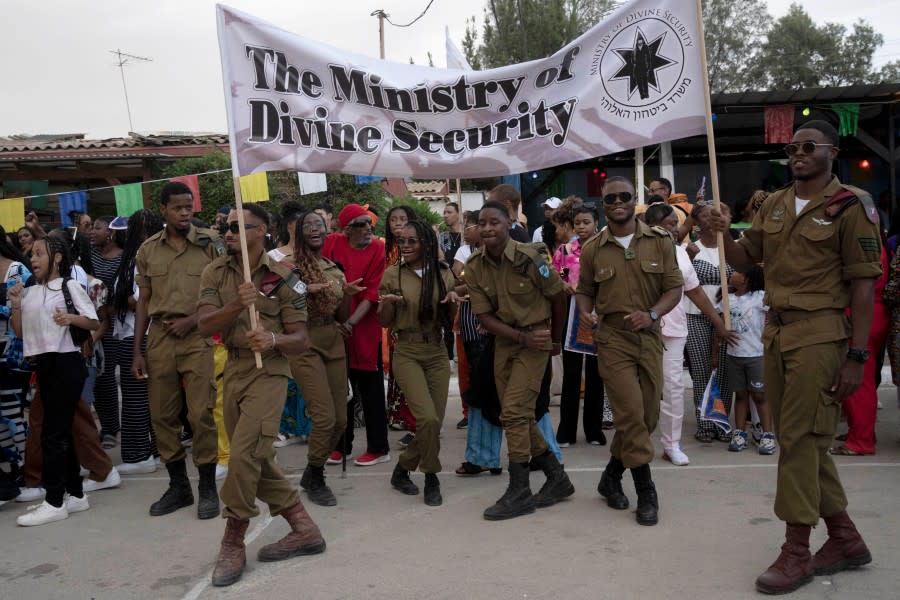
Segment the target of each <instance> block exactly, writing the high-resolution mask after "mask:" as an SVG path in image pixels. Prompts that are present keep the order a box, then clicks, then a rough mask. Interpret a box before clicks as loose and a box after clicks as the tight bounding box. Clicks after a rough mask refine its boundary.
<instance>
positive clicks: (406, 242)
mask: <svg viewBox="0 0 900 600" xmlns="http://www.w3.org/2000/svg"><path fill="white" fill-rule="evenodd" d="M418 243H419V238H397V245H398V246H415V245H416V244H418Z"/></svg>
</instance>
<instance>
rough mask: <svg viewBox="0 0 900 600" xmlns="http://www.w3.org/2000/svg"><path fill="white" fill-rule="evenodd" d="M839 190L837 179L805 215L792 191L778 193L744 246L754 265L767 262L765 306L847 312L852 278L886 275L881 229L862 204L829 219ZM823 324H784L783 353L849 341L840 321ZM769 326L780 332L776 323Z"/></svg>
mask: <svg viewBox="0 0 900 600" xmlns="http://www.w3.org/2000/svg"><path fill="white" fill-rule="evenodd" d="M841 187H842V186H841V183H840V181H838V179H837V177H833V178H832V180H831V182H830V183H829V184H828V185H827V186H826V187H825V189H824V190H823V191H822V193H820V194H816V195H814V196H812V197H811V198H805V199H806V200H809V204H807V205H806V207H805V208H804V209H803V211H802V212H801V213H800V214H799V215H798V214H796V204H795V200H796V192H795V190H794V186H793V185H790V186H788V187H785V188H782V189H780V190H777V191H775V192H772V194H770V195H769V197H768V198H766V201H765V202H764V203H763V205H762V207H761V208H760V209H759V211H758V212H757V213H756V217H755V218H754V220H753V225H752V226H751V227H750V229H748V230H746V231H745V232H744V237H743V238H741V239H740V240H739V241H738V243H739V244H741V245H742V246H743V247H744V249H745V250H746V251H747V253H748V254H749V255H750V257H751V258H752V259H753V260H755V261H757V262H763V263H765V267H764V272H765V278H766V304H768V305H769V307H770V308H772V309H773V310H775V311H781V310H806V311H816V310H821V309H826V308H833V309H844V308H846V307H847V306H849V304H850V280H853V279H868V278H875V277H878V276H879V275H881V239H880V235H879V230H878V225H877V224H875V223H871V222H870V221H869V220H868V219H867V218H866V214H865V207H864V206H863V205H862V203H861V202H857V203H856V204H854V205H852V206H849V207H848V208H846V209H845V210H844V211H843V212H842V213H841V214H839V215H838V216H836V217H829V216H828V215H826V214H825V205H826V202H827V201H828V200H829V199H830V198H831V197H832V196H833V195H834V194H835V193H837V192H838V191H840V189H841ZM845 187H848V189H850V190H851V191H854V192H856V193H857V194H865V192H864V191H862V190H857V189H854V188H849V186H845ZM770 314H771V313H770ZM820 321H821V322H820V323H817V325H818V327H815V328H809V327H808V326H806V324H805V323H803V322H799V323H792V324H790V325H787V326H785V327H784V333H785V334H786V338H785V339H783V340H782V344H781V347H782V350H790V349H792V348H795V347H798V346H800V345H804V344H813V343H820V342H828V341H834V340H838V339H843V338H846V337H847V335H848V331H847V328H846V325H845V324H844V323H843V322H842V321H843V320H842V319H840V318H836V319H834V320H833V321H834V322H833V323H828V322H827V321H826V320H825V319H820ZM769 324H770V325H771V326H772V327H774V323H773V319H771V318H770V319H769Z"/></svg>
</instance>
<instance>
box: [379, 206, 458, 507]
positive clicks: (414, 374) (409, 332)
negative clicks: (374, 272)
mask: <svg viewBox="0 0 900 600" xmlns="http://www.w3.org/2000/svg"><path fill="white" fill-rule="evenodd" d="M397 245H398V246H399V248H400V255H401V257H402V258H403V262H402V263H401V264H395V265H391V266H390V267H388V269H387V271H385V272H384V277H383V278H382V280H381V287H380V289H379V294H380V295H379V304H378V320H379V321H381V324H382V325H383V326H385V327H388V328H390V329H391V336H392V337H393V338H394V340H395V344H394V359H393V362H394V364H393V369H394V376H395V377H396V378H397V383H398V384H399V385H400V388H401V389H403V390H404V392H405V394H406V399H407V402H408V403H409V407H410V410H411V411H412V414H413V416H414V417H415V418H416V437H415V439H414V440H413V441H412V442H411V443H410V444H409V446H407V448H406V450H404V452H403V454H401V455H400V460H399V461H397V466H396V467H394V473H393V474H392V475H391V485H392V486H393V487H394V488H396V489H397V490H399V491H401V492H403V493H404V494H407V495H410V496H414V495H416V494H418V493H419V488H418V487H416V484H414V483H413V482H412V480H411V479H410V478H409V472H410V471H413V470H415V469H417V468H418V469H420V470H421V471H422V472H423V473H425V504H427V505H429V506H440V505H441V503H442V501H443V500H442V498H441V487H440V483H439V482H438V478H437V474H438V472H440V470H441V462H440V458H439V457H438V454H439V452H440V448H441V445H440V439H439V434H440V430H441V423H443V421H444V410H445V409H446V407H447V390H448V387H449V385H450V361H449V358H448V355H447V347H446V345H445V344H444V341H443V338H444V336H447V335H450V332H451V327H452V325H451V324H452V322H453V316H454V315H453V313H454V312H455V306H454V304H455V303H456V302H457V300H458V298H457V296H456V293H455V292H454V291H453V287H454V285H455V281H456V280H455V278H454V276H453V272H452V271H451V270H450V268H449V267H448V266H447V265H446V264H445V263H443V262H441V261H440V259H439V258H438V247H437V237H436V236H435V235H434V231H432V229H431V227H430V226H429V225H428V224H427V223H424V222H422V221H410V222H409V223H408V224H407V225H406V226H405V227H404V228H403V230H402V233H401V235H400V236H399V237H398V238H397Z"/></svg>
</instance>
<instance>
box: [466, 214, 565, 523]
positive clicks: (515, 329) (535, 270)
mask: <svg viewBox="0 0 900 600" xmlns="http://www.w3.org/2000/svg"><path fill="white" fill-rule="evenodd" d="M510 225H511V221H510V216H509V212H508V210H507V208H506V206H504V205H503V204H501V203H499V202H494V201H489V202H486V203H485V204H484V206H483V207H482V209H481V212H480V213H479V217H478V226H479V229H480V231H481V243H482V247H481V248H479V249H478V250H476V251H475V252H474V253H473V254H472V256H471V257H469V262H468V263H466V271H465V281H466V286H467V288H468V293H469V296H470V299H471V302H472V312H473V313H475V316H476V317H478V321H479V322H480V323H481V325H482V327H484V328H485V329H486V330H487V331H488V332H489V333H491V334H493V335H494V336H496V341H495V351H494V378H495V382H496V384H497V395H498V396H499V398H500V420H501V422H502V423H503V430H504V432H506V440H507V446H508V448H509V487H508V488H507V490H506V493H505V494H503V496H502V497H501V498H500V499H499V500H498V501H497V503H496V504H494V505H493V506H491V507H490V508H488V509H487V510H485V511H484V518H485V519H487V520H490V521H494V520H501V519H511V518H513V517H517V516H520V515H524V514H528V513H532V512H534V509H535V507H539V508H542V507H545V506H551V505H553V504H555V503H556V502H558V501H560V500H562V499H563V498H566V497H568V496H571V495H572V494H574V493H575V488H574V487H573V486H572V483H571V482H570V481H569V477H568V475H566V472H565V470H563V467H562V465H560V464H559V461H558V460H556V456H555V455H554V454H553V453H552V452H551V451H550V450H548V449H547V443H546V442H545V441H544V437H543V435H541V432H540V430H539V429H538V427H537V425H536V424H535V420H534V407H535V402H536V400H537V397H538V393H539V392H540V390H541V381H542V379H543V377H544V371H545V369H546V367H547V360H548V356H549V355H557V354H559V352H560V349H561V345H560V342H561V340H562V326H563V321H564V320H565V307H566V298H565V293H564V292H563V284H562V281H561V280H560V278H559V275H558V274H557V273H556V271H555V270H553V269H552V268H551V267H550V266H549V265H548V264H547V258H546V251H545V249H544V245H543V244H527V243H520V242H515V241H512V240H511V239H510ZM531 458H533V461H532V462H533V463H534V464H535V465H537V466H538V467H539V468H540V469H541V470H542V471H544V473H545V474H546V475H547V481H546V483H545V484H544V485H543V487H541V490H540V491H539V492H538V493H537V494H536V495H534V496H532V494H531V488H530V486H529V482H528V475H529V466H528V461H529V459H531Z"/></svg>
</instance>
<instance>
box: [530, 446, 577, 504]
mask: <svg viewBox="0 0 900 600" xmlns="http://www.w3.org/2000/svg"><path fill="white" fill-rule="evenodd" d="M531 462H532V463H534V464H536V465H537V466H538V468H540V470H541V471H543V472H544V475H546V476H547V481H545V482H544V485H543V486H541V491H539V492H538V493H537V494H535V495H534V504H535V506H537V507H538V508H546V507H548V506H553V505H554V504H556V503H557V502H559V501H560V500H562V499H563V498H568V497H569V496H571V495H572V494H574V493H575V486H574V485H572V482H571V481H569V476H568V475H566V470H565V469H564V468H563V466H562V465H561V464H559V461H558V460H556V455H555V454H553V452H551V451H550V450H547V451H546V452H545V453H544V454H542V455H541V456H536V457H534V458H532V459H531Z"/></svg>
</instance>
